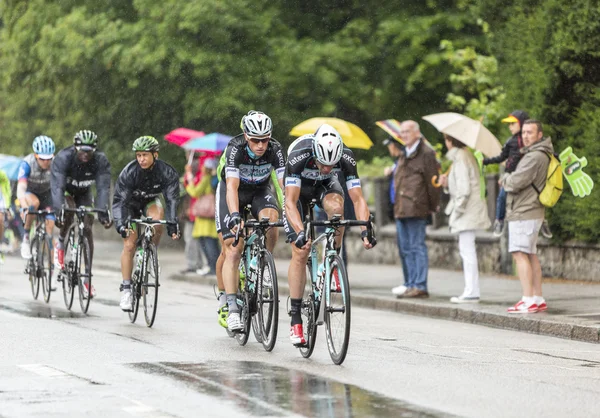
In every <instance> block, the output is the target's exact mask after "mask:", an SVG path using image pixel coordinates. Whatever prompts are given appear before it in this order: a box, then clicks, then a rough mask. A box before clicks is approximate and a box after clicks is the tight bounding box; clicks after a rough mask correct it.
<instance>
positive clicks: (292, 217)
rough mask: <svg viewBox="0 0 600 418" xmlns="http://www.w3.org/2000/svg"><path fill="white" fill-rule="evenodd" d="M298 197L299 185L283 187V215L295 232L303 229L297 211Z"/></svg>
mask: <svg viewBox="0 0 600 418" xmlns="http://www.w3.org/2000/svg"><path fill="white" fill-rule="evenodd" d="M298 180H299V179H298ZM299 198H300V187H297V186H287V187H286V188H285V215H286V217H287V219H288V222H289V223H290V225H291V227H292V228H293V229H294V231H295V232H296V233H299V232H301V231H304V224H303V223H302V218H301V217H300V212H298V199H299Z"/></svg>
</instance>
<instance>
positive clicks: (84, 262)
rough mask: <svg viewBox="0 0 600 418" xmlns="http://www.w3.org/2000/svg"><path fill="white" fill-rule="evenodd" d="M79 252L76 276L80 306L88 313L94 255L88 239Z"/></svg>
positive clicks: (82, 242) (80, 244) (84, 239)
mask: <svg viewBox="0 0 600 418" xmlns="http://www.w3.org/2000/svg"><path fill="white" fill-rule="evenodd" d="M77 251H78V254H77V271H76V272H75V274H76V276H77V287H78V288H79V305H80V306H81V311H82V312H83V313H87V311H88V309H89V307H90V301H91V300H92V294H91V292H92V255H91V253H90V243H89V242H88V239H87V237H85V236H84V237H83V240H82V241H81V242H80V243H79V248H78V249H77ZM86 282H87V284H88V288H87V291H86V289H85V283H86Z"/></svg>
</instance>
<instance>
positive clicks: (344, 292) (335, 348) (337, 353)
mask: <svg viewBox="0 0 600 418" xmlns="http://www.w3.org/2000/svg"><path fill="white" fill-rule="evenodd" d="M330 266H331V269H330V274H329V276H328V277H327V278H326V281H325V292H326V297H325V330H326V337H327V348H328V350H329V355H330V356H331V360H332V361H333V363H334V364H337V365H340V364H342V363H343V362H344V359H345V358H346V354H347V353H348V344H349V342H350V318H351V316H350V312H351V310H350V283H349V281H348V272H347V271H346V266H345V265H344V262H343V261H342V258H341V257H340V256H339V255H337V254H336V255H334V256H333V257H332V258H331V262H330ZM336 271H337V273H338V278H339V285H340V291H339V292H338V291H336V289H334V288H333V287H332V286H331V281H332V279H333V277H334V274H335V272H336ZM338 300H339V302H338ZM338 313H339V314H341V315H337V314H338ZM334 314H336V315H335V316H334ZM338 317H341V319H340V320H339V321H338V320H337V318H338ZM338 322H339V324H340V327H339V328H338V327H337V324H338ZM336 337H340V338H339V341H337V340H338V338H336Z"/></svg>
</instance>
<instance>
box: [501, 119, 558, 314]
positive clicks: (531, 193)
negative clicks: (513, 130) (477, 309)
mask: <svg viewBox="0 0 600 418" xmlns="http://www.w3.org/2000/svg"><path fill="white" fill-rule="evenodd" d="M543 135H544V132H543V127H542V124H541V122H539V121H537V120H534V119H528V120H526V121H525V122H524V123H523V127H522V136H523V148H522V150H521V152H522V154H523V157H522V158H521V161H519V164H518V165H517V168H516V170H515V171H514V172H512V173H508V174H505V175H504V176H503V177H502V179H501V180H500V183H501V185H502V186H503V187H504V189H505V190H506V192H507V199H506V210H507V214H506V220H507V221H508V234H509V237H508V251H509V252H510V253H512V255H513V259H514V260H515V264H516V266H517V275H518V276H519V280H520V281H521V287H522V290H523V297H522V298H521V300H520V301H518V302H517V303H516V304H515V305H514V306H511V307H510V308H508V312H509V313H534V312H540V311H545V310H546V309H547V305H546V301H545V300H544V298H543V297H542V267H541V265H540V260H539V259H538V256H537V239H538V232H539V231H540V228H541V226H542V223H543V221H544V216H545V205H546V206H553V205H554V204H555V203H556V200H558V197H560V193H559V192H556V193H550V192H552V190H553V189H554V186H553V184H552V183H551V182H552V181H553V179H555V178H556V177H554V176H549V174H551V173H549V172H548V168H549V166H552V167H554V166H555V164H551V162H552V161H553V158H554V155H553V154H554V148H553V147H552V140H551V139H550V138H549V137H547V138H544V137H543ZM554 159H555V158H554ZM557 170H560V166H559V167H558V168H557ZM561 173H562V172H560V173H559V174H560V176H562V174H561ZM561 181H562V178H561ZM556 194H558V196H555V195H556ZM548 195H551V196H555V197H551V198H548V197H547V196H548Z"/></svg>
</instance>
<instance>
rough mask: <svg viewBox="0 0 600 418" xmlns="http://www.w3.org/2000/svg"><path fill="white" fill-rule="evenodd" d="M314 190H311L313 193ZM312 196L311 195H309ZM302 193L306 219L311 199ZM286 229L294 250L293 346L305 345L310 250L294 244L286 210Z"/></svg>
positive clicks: (301, 207)
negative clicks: (304, 324) (304, 196)
mask: <svg viewBox="0 0 600 418" xmlns="http://www.w3.org/2000/svg"><path fill="white" fill-rule="evenodd" d="M312 191H313V189H310V192H311V193H312ZM308 194H310V193H308ZM302 196H303V194H302V192H301V195H300V199H299V200H298V211H299V212H300V217H301V218H304V216H303V213H305V212H306V211H307V210H308V206H307V205H306V203H305V202H306V201H308V200H307V199H309V198H305V199H303V197H302ZM283 219H284V222H283V224H284V229H285V232H286V235H287V237H288V241H291V248H292V260H291V261H290V266H289V268H288V284H289V288H290V317H291V319H290V325H291V329H290V339H291V341H292V343H293V344H303V343H305V341H304V337H303V330H302V315H301V312H302V297H303V295H304V286H305V285H306V262H307V261H308V255H309V253H310V250H309V249H306V250H303V249H301V248H298V247H296V245H295V244H294V237H295V232H294V230H293V228H292V227H291V225H290V222H289V220H288V219H286V214H285V210H284V212H283Z"/></svg>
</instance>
